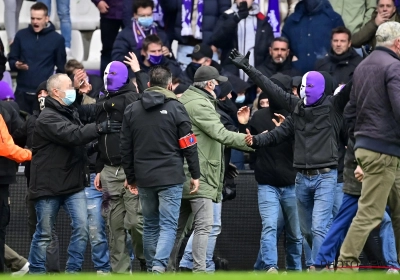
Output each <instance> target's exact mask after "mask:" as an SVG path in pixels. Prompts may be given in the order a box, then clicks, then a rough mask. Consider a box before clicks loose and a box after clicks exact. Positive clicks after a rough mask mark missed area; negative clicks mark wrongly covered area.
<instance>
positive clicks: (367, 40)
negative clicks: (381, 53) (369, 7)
mask: <svg viewBox="0 0 400 280" xmlns="http://www.w3.org/2000/svg"><path fill="white" fill-rule="evenodd" d="M350 2H351V1H350ZM387 21H396V22H400V16H399V15H398V14H397V13H396V5H395V1H394V0H379V1H378V6H377V7H376V11H375V12H373V13H372V17H371V20H370V21H368V22H367V23H366V24H365V25H364V26H363V27H362V28H361V29H360V30H359V31H358V32H356V33H354V34H353V36H352V39H351V43H352V46H353V47H355V48H360V47H361V46H363V45H366V44H368V45H369V46H370V47H371V48H372V49H375V45H376V40H375V33H376V31H377V30H378V27H379V26H380V25H381V24H382V23H385V22H387Z"/></svg>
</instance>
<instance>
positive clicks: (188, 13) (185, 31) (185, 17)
mask: <svg viewBox="0 0 400 280" xmlns="http://www.w3.org/2000/svg"><path fill="white" fill-rule="evenodd" d="M203 8H204V4H203V0H198V2H197V22H196V31H195V34H193V31H192V24H191V21H192V14H193V0H182V31H181V35H182V36H194V37H195V38H196V39H202V38H203V34H202V32H201V30H202V24H203Z"/></svg>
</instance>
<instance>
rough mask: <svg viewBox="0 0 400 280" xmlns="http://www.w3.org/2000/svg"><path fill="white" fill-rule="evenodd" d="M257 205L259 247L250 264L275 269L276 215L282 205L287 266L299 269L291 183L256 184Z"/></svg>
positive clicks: (276, 262)
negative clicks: (274, 185) (254, 260)
mask: <svg viewBox="0 0 400 280" xmlns="http://www.w3.org/2000/svg"><path fill="white" fill-rule="evenodd" d="M258 208H259V211H260V215H261V221H262V225H263V227H262V232H261V242H260V251H259V253H258V256H257V261H256V263H255V265H254V269H255V270H268V269H270V268H271V267H274V268H276V269H278V250H277V237H278V236H277V230H278V217H279V212H280V209H282V214H283V219H284V221H285V229H286V232H287V233H288V234H287V236H286V239H287V240H286V242H287V255H286V259H287V269H288V270H301V244H302V241H301V233H300V226H299V218H298V214H297V205H296V194H295V186H287V187H283V188H277V187H273V186H269V185H258Z"/></svg>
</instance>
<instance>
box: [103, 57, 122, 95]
mask: <svg viewBox="0 0 400 280" xmlns="http://www.w3.org/2000/svg"><path fill="white" fill-rule="evenodd" d="M127 81H128V69H127V68H126V66H125V64H123V63H122V62H119V61H112V62H110V63H109V64H108V65H107V67H106V70H104V88H105V89H106V91H108V92H115V91H118V90H119V89H120V88H121V87H122V86H123V85H125V84H126V82H127Z"/></svg>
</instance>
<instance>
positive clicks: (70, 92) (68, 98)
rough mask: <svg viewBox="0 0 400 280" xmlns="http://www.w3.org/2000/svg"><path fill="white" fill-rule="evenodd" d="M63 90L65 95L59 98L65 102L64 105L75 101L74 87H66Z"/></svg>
mask: <svg viewBox="0 0 400 280" xmlns="http://www.w3.org/2000/svg"><path fill="white" fill-rule="evenodd" d="M64 92H65V97H64V98H61V100H62V101H63V102H64V103H65V105H67V106H70V105H71V104H72V103H74V101H75V98H76V91H75V90H74V89H67V90H66V91H64Z"/></svg>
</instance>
